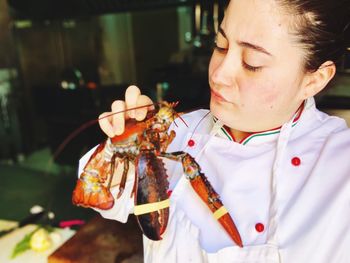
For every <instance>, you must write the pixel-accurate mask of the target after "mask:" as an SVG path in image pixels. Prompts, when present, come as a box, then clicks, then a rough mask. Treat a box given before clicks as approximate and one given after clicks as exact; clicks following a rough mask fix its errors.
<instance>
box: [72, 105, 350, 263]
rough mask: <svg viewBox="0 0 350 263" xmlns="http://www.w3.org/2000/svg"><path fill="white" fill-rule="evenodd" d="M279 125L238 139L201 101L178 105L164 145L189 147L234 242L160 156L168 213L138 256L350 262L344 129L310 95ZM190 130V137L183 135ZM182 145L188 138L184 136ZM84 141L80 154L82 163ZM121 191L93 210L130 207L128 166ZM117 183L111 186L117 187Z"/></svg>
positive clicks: (116, 211)
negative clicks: (197, 106)
mask: <svg viewBox="0 0 350 263" xmlns="http://www.w3.org/2000/svg"><path fill="white" fill-rule="evenodd" d="M299 115H300V116H294V117H293V119H291V120H290V121H289V122H288V123H286V124H285V125H283V126H282V128H280V129H274V130H271V131H266V132H261V133H254V134H252V135H250V136H249V137H248V138H246V139H245V140H244V141H243V142H241V143H237V142H235V141H233V140H232V138H231V137H230V135H229V133H228V132H227V131H226V130H225V128H224V127H222V125H221V123H220V121H218V120H216V119H215V118H214V117H213V116H212V115H211V114H210V113H208V111H207V110H199V111H194V112H191V113H189V114H186V115H183V116H182V117H183V119H184V120H185V121H186V123H187V124H188V125H189V128H187V127H185V125H183V124H182V123H181V121H177V122H176V123H177V126H178V127H176V126H173V127H172V129H174V130H175V131H176V138H175V139H174V141H173V142H172V144H171V145H170V146H169V149H168V152H171V151H178V150H184V151H186V152H188V153H190V154H191V155H192V156H194V157H195V158H196V160H197V162H198V163H199V164H200V165H201V168H202V171H203V172H204V173H205V175H206V176H207V178H208V180H209V181H210V182H211V184H212V185H213V187H214V189H215V190H216V191H217V192H218V193H219V195H220V198H221V200H222V202H223V203H224V205H225V207H226V208H227V210H228V211H229V213H230V215H231V217H232V218H233V220H234V222H235V224H236V226H237V229H238V230H239V232H240V235H241V238H242V241H243V245H244V248H240V247H238V246H236V245H235V244H234V243H233V242H232V240H231V239H230V238H229V236H228V235H227V234H226V232H225V231H224V230H223V229H222V227H221V226H220V225H219V223H218V222H217V221H216V219H215V218H214V217H213V215H212V213H211V212H210V211H209V209H208V208H207V207H206V205H205V204H203V202H202V201H201V200H200V199H199V197H198V196H197V195H196V193H195V192H194V191H193V189H192V188H191V185H190V184H189V182H188V181H187V179H186V178H185V176H184V175H183V171H182V167H181V164H180V163H177V162H175V161H169V160H166V159H165V160H164V162H165V164H166V168H167V171H168V175H169V181H170V190H172V193H171V196H170V217H169V223H168V227H167V229H166V231H165V233H164V234H163V240H161V241H152V240H149V239H148V238H146V237H145V236H144V237H143V242H144V260H145V262H254V263H258V262H259V263H260V262H269V263H270V262H271V263H275V262H276V263H277V262H286V263H289V262H298V263H302V262H305V263H306V262H307V263H310V262H316V263H323V262H324V263H330V262H335V263H349V262H350V227H349V224H350V130H349V129H348V128H347V126H346V123H345V121H344V120H343V119H340V118H338V117H332V116H328V115H326V114H325V113H322V112H320V111H318V110H317V109H316V107H315V103H314V99H313V98H310V99H308V100H307V101H306V102H305V105H304V109H303V110H302V112H301V114H299ZM189 140H191V142H192V143H189V144H188V141H189ZM189 145H191V146H189ZM93 150H94V149H92V150H91V151H90V152H89V153H87V154H86V155H85V156H84V157H83V158H82V159H81V160H80V168H79V174H80V173H81V171H82V169H83V167H84V166H85V163H86V162H87V160H88V158H89V156H90V155H91V153H92V152H93ZM130 168H131V169H130V171H129V176H128V181H127V184H126V189H125V191H124V194H123V196H122V197H121V198H120V199H118V200H116V203H115V205H114V207H113V208H112V209H111V210H108V211H99V212H100V213H101V214H102V216H104V217H106V218H109V219H115V220H118V221H121V222H126V221H127V218H128V215H129V214H130V213H133V207H134V203H133V202H134V200H133V199H130V194H129V193H130V192H131V190H132V186H133V180H134V167H133V166H130ZM117 191H118V189H116V188H114V189H112V193H113V194H114V196H116V193H117Z"/></svg>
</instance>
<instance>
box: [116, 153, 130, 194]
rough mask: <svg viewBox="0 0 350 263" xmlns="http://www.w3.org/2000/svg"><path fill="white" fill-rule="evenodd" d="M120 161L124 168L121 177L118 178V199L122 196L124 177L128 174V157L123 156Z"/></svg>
mask: <svg viewBox="0 0 350 263" xmlns="http://www.w3.org/2000/svg"><path fill="white" fill-rule="evenodd" d="M121 161H122V162H123V164H124V170H123V175H122V179H121V180H120V185H119V193H118V196H117V198H118V199H119V198H120V197H121V196H122V194H123V192H124V189H125V184H126V177H127V175H128V171H129V158H128V157H124V158H123V159H122V160H121Z"/></svg>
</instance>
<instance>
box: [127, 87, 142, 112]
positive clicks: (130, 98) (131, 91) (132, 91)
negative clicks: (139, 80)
mask: <svg viewBox="0 0 350 263" xmlns="http://www.w3.org/2000/svg"><path fill="white" fill-rule="evenodd" d="M140 95H141V91H140V89H139V88H138V87H136V86H129V87H128V88H127V89H126V91H125V103H126V108H127V109H132V108H135V107H136V103H137V99H138V97H139V96H140ZM126 114H127V115H128V116H129V117H130V118H135V110H129V111H127V113H126Z"/></svg>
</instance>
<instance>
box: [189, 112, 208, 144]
mask: <svg viewBox="0 0 350 263" xmlns="http://www.w3.org/2000/svg"><path fill="white" fill-rule="evenodd" d="M210 113H211V112H210V111H208V112H207V113H206V114H205V115H204V116H203V117H202V118H201V119H200V120H199V122H198V123H197V125H196V127H194V129H193V132H192V134H191V137H190V139H192V137H193V134H194V133H195V131H196V130H197V128H198V126H199V124H201V122H202V121H203V120H204V119H205V118H206V117H207V116H208V115H209V114H210Z"/></svg>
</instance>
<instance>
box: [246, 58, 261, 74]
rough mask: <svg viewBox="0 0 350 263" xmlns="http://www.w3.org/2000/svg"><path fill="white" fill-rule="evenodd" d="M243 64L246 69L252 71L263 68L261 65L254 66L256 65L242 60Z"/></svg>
mask: <svg viewBox="0 0 350 263" xmlns="http://www.w3.org/2000/svg"><path fill="white" fill-rule="evenodd" d="M242 65H243V67H244V68H245V69H247V70H249V71H252V72H257V71H260V70H261V69H262V67H261V66H259V67H254V66H251V65H249V64H247V63H245V62H244V61H243V62H242Z"/></svg>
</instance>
